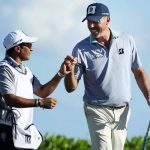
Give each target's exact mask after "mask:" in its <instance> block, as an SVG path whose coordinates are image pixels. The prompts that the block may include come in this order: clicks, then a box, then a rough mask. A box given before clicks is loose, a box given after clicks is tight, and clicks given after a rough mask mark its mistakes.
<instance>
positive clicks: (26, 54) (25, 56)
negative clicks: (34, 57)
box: [20, 43, 32, 61]
mask: <svg viewBox="0 0 150 150" xmlns="http://www.w3.org/2000/svg"><path fill="white" fill-rule="evenodd" d="M20 47H21V51H20V57H21V59H22V61H25V60H29V59H30V54H31V51H32V44H31V43H22V44H21V45H20Z"/></svg>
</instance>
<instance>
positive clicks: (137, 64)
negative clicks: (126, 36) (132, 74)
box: [130, 36, 142, 69]
mask: <svg viewBox="0 0 150 150" xmlns="http://www.w3.org/2000/svg"><path fill="white" fill-rule="evenodd" d="M130 45H131V48H132V68H133V69H137V68H139V67H140V66H142V63H141V60H140V57H139V55H138V51H137V48H136V45H135V41H134V39H133V37H132V36H130Z"/></svg>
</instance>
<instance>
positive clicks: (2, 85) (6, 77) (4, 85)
mask: <svg viewBox="0 0 150 150" xmlns="http://www.w3.org/2000/svg"><path fill="white" fill-rule="evenodd" d="M14 82H15V79H14V75H13V73H12V71H11V69H10V68H9V67H8V66H0V93H1V95H5V94H15V87H14Z"/></svg>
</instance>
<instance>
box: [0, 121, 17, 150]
mask: <svg viewBox="0 0 150 150" xmlns="http://www.w3.org/2000/svg"><path fill="white" fill-rule="evenodd" d="M0 149H1V150H16V148H15V147H14V144H13V139H12V127H11V126H8V125H4V124H0Z"/></svg>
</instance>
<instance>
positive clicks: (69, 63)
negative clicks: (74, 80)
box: [59, 55, 77, 76]
mask: <svg viewBox="0 0 150 150" xmlns="http://www.w3.org/2000/svg"><path fill="white" fill-rule="evenodd" d="M76 64H77V58H75V57H73V56H69V55H68V56H66V58H65V59H64V62H63V63H62V65H61V67H60V70H59V72H60V73H61V74H62V75H64V76H65V75H67V74H69V73H70V72H71V71H72V70H74V66H75V65H76Z"/></svg>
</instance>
